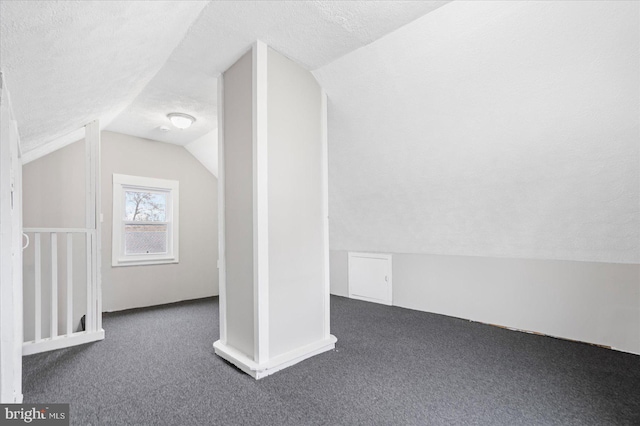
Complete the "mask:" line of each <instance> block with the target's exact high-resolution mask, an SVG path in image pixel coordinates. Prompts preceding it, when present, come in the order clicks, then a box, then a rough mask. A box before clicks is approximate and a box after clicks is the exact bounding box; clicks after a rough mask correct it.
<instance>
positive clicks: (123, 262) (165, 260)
mask: <svg viewBox="0 0 640 426" xmlns="http://www.w3.org/2000/svg"><path fill="white" fill-rule="evenodd" d="M171 263H180V262H179V261H178V259H177V258H175V257H162V258H153V259H130V258H121V259H117V260H114V261H113V262H112V263H111V266H113V267H119V266H143V265H163V264H171Z"/></svg>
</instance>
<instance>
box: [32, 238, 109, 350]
mask: <svg viewBox="0 0 640 426" xmlns="http://www.w3.org/2000/svg"><path fill="white" fill-rule="evenodd" d="M23 231H24V233H25V235H26V236H27V241H33V246H34V247H33V250H34V253H33V259H34V262H33V276H34V280H33V283H34V289H33V296H34V312H33V314H34V321H33V330H27V329H26V327H27V325H30V323H31V322H30V321H28V320H26V319H25V335H26V334H27V333H28V334H29V335H30V334H31V332H33V336H34V338H33V340H27V341H25V342H24V343H23V346H22V354H23V355H31V354H35V353H39V352H45V351H49V350H54V349H61V348H65V347H69V346H74V345H78V344H82V343H88V342H92V341H96V340H101V339H103V338H104V331H103V330H102V329H101V327H99V324H98V318H99V317H100V310H99V309H100V306H99V291H98V286H97V274H96V271H95V269H96V250H97V240H96V230H95V229H85V228H25V229H24V230H23ZM78 234H80V235H83V236H84V238H83V239H84V240H85V250H84V251H85V255H83V256H78V255H77V254H75V258H74V246H73V240H74V238H73V237H74V235H78ZM32 235H33V238H31V236H32ZM58 236H61V239H66V252H63V254H62V256H59V255H58ZM80 238H82V237H80ZM43 239H44V240H45V241H46V240H47V239H48V240H49V242H50V243H49V245H48V247H45V246H44V245H43ZM47 248H48V253H44V256H43V252H46V251H47ZM47 257H48V258H49V259H50V267H48V268H46V269H47V271H46V272H49V273H50V276H43V259H47ZM77 262H84V266H85V269H86V279H84V280H79V281H80V282H78V280H76V282H74V274H73V272H74V265H76V266H80V264H79V263H77ZM59 263H63V264H64V263H66V268H65V271H66V272H65V273H66V277H65V278H66V279H65V280H63V281H64V287H63V289H62V290H63V291H64V293H65V295H66V297H65V299H66V303H65V305H66V308H65V311H66V312H62V313H61V312H60V310H59V309H58V305H59V302H60V301H59V297H58V293H59V290H60V288H59V283H58V281H59V280H58V271H59V269H60V268H59V267H61V266H62V265H59ZM29 267H30V265H27V264H26V263H25V276H28V275H30V274H29V272H31V271H27V270H26V269H27V268H29ZM43 278H45V279H44V280H43ZM43 282H44V283H45V284H46V285H49V286H50V287H48V288H45V289H44V290H47V291H48V294H49V296H50V308H49V309H48V311H49V318H48V320H49V322H48V326H49V330H48V331H49V332H48V337H44V338H43V333H42V322H43V305H42V300H43ZM81 287H84V289H85V292H86V310H84V313H85V314H86V317H85V329H84V330H80V331H74V329H73V328H74V327H73V325H74V322H75V323H78V322H79V320H80V317H81V316H82V315H81V313H80V312H75V313H74V294H78V293H79V292H80V291H79V290H80V288H81ZM28 293H29V292H26V291H25V297H27V294H28ZM80 293H81V292H80ZM63 319H64V321H62V320H63ZM59 322H64V323H66V326H65V327H64V332H62V333H60V330H58V323H59Z"/></svg>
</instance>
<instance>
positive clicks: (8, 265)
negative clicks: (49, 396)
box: [0, 72, 23, 403]
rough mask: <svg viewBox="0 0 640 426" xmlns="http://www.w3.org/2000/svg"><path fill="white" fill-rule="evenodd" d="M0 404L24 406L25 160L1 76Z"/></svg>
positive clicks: (0, 75) (7, 93)
mask: <svg viewBox="0 0 640 426" xmlns="http://www.w3.org/2000/svg"><path fill="white" fill-rule="evenodd" d="M0 217H1V220H0V231H1V232H0V268H1V269H0V403H21V402H22V338H23V336H22V158H21V153H20V139H19V135H18V126H17V124H16V121H15V119H14V116H13V111H12V108H11V100H10V97H9V92H8V90H7V87H6V82H5V81H4V76H3V74H2V72H0Z"/></svg>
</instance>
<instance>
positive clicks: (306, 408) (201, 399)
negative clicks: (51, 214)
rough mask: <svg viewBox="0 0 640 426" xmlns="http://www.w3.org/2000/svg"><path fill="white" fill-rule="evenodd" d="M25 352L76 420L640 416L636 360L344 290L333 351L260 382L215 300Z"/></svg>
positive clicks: (32, 371)
mask: <svg viewBox="0 0 640 426" xmlns="http://www.w3.org/2000/svg"><path fill="white" fill-rule="evenodd" d="M104 328H105V330H106V335H107V338H106V340H104V341H102V342H98V343H91V344H86V345H82V346H79V347H75V348H69V349H65V350H60V351H56V352H49V353H44V354H37V355H32V356H29V357H25V358H24V392H25V402H43V403H54V402H67V403H70V404H71V419H72V424H78V425H88V424H92V425H99V424H100V425H101V424H114V425H162V424H170V425H320V424H323V425H430V424H434V425H451V424H465V425H467V424H477V425H547V424H562V425H569V424H572V425H614V424H615V425H624V424H627V425H640V356H636V355H630V354H625V353H620V352H615V351H611V350H607V349H602V348H597V347H593V346H589V345H586V344H581V343H573V342H567V341H563V340H558V339H553V338H548V337H541V336H536V335H531V334H525V333H518V332H513V331H509V330H504V329H501V328H497V327H492V326H488V325H483V324H478V323H473V322H468V321H464V320H460V319H455V318H450V317H445V316H441V315H434V314H428V313H424V312H417V311H411V310H408V309H402V308H397V307H388V306H382V305H376V304H371V303H366V302H360V301H356V300H350V299H345V298H341V297H334V296H332V298H331V329H332V333H333V334H334V335H335V336H336V337H337V338H338V344H337V347H336V350H335V351H332V352H327V353H324V354H321V355H318V356H316V357H314V358H311V359H309V360H306V361H304V362H303V363H301V364H298V365H295V366H293V367H290V368H288V369H286V370H283V371H281V372H278V373H276V374H275V375H273V376H269V377H267V378H265V379H262V380H260V381H255V380H254V379H252V378H250V377H249V376H247V375H245V374H244V373H241V372H239V371H238V370H236V369H235V368H234V367H233V366H231V365H230V364H227V363H226V362H224V361H223V360H221V359H220V358H218V357H217V356H216V355H214V353H213V348H212V346H211V344H212V343H213V341H215V340H217V339H218V299H217V298H211V299H202V300H197V301H191V302H183V303H178V304H173V305H166V306H162V307H155V308H147V309H140V310H133V311H127V312H122V313H115V314H107V315H105V318H104Z"/></svg>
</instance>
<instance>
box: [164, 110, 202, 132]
mask: <svg viewBox="0 0 640 426" xmlns="http://www.w3.org/2000/svg"><path fill="white" fill-rule="evenodd" d="M167 117H169V120H171V124H173V125H174V126H176V127H177V128H178V129H188V128H189V127H191V125H192V124H193V122H194V121H196V119H195V118H193V117H192V116H190V115H189V114H183V113H181V112H172V113H171V114H167Z"/></svg>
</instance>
